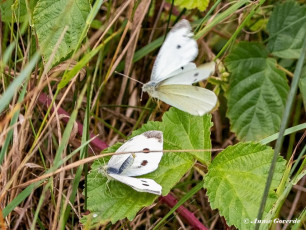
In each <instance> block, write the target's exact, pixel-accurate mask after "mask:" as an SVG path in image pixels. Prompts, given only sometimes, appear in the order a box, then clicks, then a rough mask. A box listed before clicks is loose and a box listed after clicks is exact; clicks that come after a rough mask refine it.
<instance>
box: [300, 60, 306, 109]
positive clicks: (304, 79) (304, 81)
mask: <svg viewBox="0 0 306 230" xmlns="http://www.w3.org/2000/svg"><path fill="white" fill-rule="evenodd" d="M299 88H300V90H301V94H302V97H303V103H304V108H305V109H306V66H304V67H303V70H302V75H301V79H300V82H299Z"/></svg>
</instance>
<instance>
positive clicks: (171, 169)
mask: <svg viewBox="0 0 306 230" xmlns="http://www.w3.org/2000/svg"><path fill="white" fill-rule="evenodd" d="M211 126H212V122H211V115H205V116H203V117H199V116H192V115H189V114H187V113H185V112H182V111H180V110H178V109H175V108H171V109H170V110H169V112H166V113H165V114H164V117H163V121H162V122H148V123H147V124H145V125H143V126H142V128H140V129H138V130H136V131H135V132H133V134H132V136H136V135H139V134H141V133H143V132H145V131H148V130H161V131H163V136H164V149H165V150H167V149H211V143H210V128H211ZM132 136H131V137H132ZM119 145H120V144H116V145H115V146H112V147H110V148H108V150H107V152H115V150H116V149H118V147H119ZM210 157H211V156H210V152H209V151H208V152H184V153H178V152H176V153H175V152H173V153H172V152H171V153H164V155H163V157H162V160H161V162H160V164H159V167H158V169H157V170H155V171H154V172H152V173H149V174H146V175H142V176H141V177H142V178H151V179H154V180H155V181H156V182H157V183H159V184H160V185H161V186H162V194H163V195H166V194H168V193H169V191H170V190H171V189H172V187H173V186H174V185H175V184H176V183H178V182H179V180H180V179H181V178H182V177H183V175H184V174H185V173H186V172H188V171H189V170H190V168H191V167H192V166H193V164H194V162H195V158H196V159H198V160H199V161H201V162H205V163H206V164H209V162H210ZM105 161H106V160H105ZM103 165H104V159H102V160H100V161H95V162H94V163H93V165H92V170H91V172H90V174H89V175H88V209H89V210H90V212H91V215H88V216H86V217H84V218H83V219H82V222H83V223H84V222H86V221H93V222H94V223H98V222H99V223H105V222H108V221H111V222H112V223H115V222H116V221H118V220H120V219H124V218H128V219H129V220H132V219H133V218H134V217H135V215H136V214H137V212H138V211H139V210H140V209H141V208H143V207H146V206H149V205H151V204H152V203H153V202H154V200H155V199H156V198H157V196H156V195H153V194H149V193H140V192H137V191H135V190H133V189H132V188H130V187H129V186H127V185H124V184H122V183H120V182H118V181H114V180H112V181H110V182H109V183H107V178H106V177H105V176H104V175H102V173H101V171H102V170H101V169H102V167H103ZM94 214H96V215H94ZM94 216H96V217H94Z"/></svg>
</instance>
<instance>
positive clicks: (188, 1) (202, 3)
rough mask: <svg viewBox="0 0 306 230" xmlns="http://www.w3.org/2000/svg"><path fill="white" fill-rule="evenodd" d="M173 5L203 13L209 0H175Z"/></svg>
mask: <svg viewBox="0 0 306 230" xmlns="http://www.w3.org/2000/svg"><path fill="white" fill-rule="evenodd" d="M174 4H175V5H176V6H180V7H183V8H186V9H189V10H190V9H194V8H197V9H199V10H200V11H204V10H206V8H207V6H208V4H209V0H175V1H174Z"/></svg>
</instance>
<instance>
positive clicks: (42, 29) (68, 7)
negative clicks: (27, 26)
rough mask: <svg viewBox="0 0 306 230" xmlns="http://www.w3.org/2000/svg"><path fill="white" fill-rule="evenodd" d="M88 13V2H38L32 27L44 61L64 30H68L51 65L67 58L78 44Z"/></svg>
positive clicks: (77, 0)
mask: <svg viewBox="0 0 306 230" xmlns="http://www.w3.org/2000/svg"><path fill="white" fill-rule="evenodd" d="M89 12H90V4H89V1H88V0H85V1H84V0H60V1H48V0H39V1H38V3H37V5H36V6H35V9H34V15H33V19H34V25H35V29H36V32H37V36H38V40H39V43H40V45H41V46H43V47H41V48H42V53H43V55H44V57H45V59H46V60H48V59H49V57H50V55H51V54H52V52H53V51H54V48H55V46H56V43H57V41H58V40H59V38H60V36H61V34H62V33H63V31H64V28H65V27H66V26H67V27H68V30H67V32H66V33H65V35H64V39H63V40H62V42H61V44H60V45H59V47H58V49H57V51H56V52H55V57H54V59H53V62H52V63H57V62H58V61H60V60H61V59H63V58H65V57H67V55H68V54H69V53H71V52H72V51H73V50H74V49H75V47H76V46H77V44H78V41H79V39H80V36H81V34H82V31H83V28H84V27H85V24H86V18H87V16H88V14H89Z"/></svg>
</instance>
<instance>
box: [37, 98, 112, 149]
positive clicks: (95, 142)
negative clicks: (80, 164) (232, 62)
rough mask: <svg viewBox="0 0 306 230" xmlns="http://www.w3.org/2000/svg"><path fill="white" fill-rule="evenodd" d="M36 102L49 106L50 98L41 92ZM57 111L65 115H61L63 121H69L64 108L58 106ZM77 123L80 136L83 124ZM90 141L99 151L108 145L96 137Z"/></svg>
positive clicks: (91, 135)
mask: <svg viewBox="0 0 306 230" xmlns="http://www.w3.org/2000/svg"><path fill="white" fill-rule="evenodd" d="M38 102H39V103H40V104H42V105H43V106H45V107H46V108H49V106H50V104H51V102H52V100H51V99H50V98H49V97H48V96H47V95H46V94H44V93H41V94H40V95H39V97H38ZM51 111H52V112H53V111H54V108H52V109H51ZM57 113H58V114H59V115H61V114H64V115H66V116H67V117H63V121H64V122H66V123H67V122H68V121H69V117H70V115H69V113H67V112H66V111H65V110H64V109H62V108H61V107H60V108H59V109H58V110H57ZM77 124H78V134H79V135H81V136H82V134H83V125H82V124H81V123H80V122H79V121H77ZM94 137H95V135H93V134H90V138H94ZM90 143H91V145H93V146H94V147H96V148H98V149H99V150H100V151H102V150H103V149H106V148H107V147H108V145H107V144H106V143H105V142H103V141H101V140H100V139H98V138H95V139H93V140H92V141H91V142H90Z"/></svg>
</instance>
